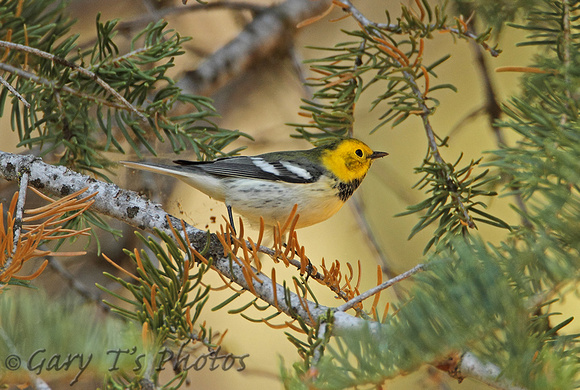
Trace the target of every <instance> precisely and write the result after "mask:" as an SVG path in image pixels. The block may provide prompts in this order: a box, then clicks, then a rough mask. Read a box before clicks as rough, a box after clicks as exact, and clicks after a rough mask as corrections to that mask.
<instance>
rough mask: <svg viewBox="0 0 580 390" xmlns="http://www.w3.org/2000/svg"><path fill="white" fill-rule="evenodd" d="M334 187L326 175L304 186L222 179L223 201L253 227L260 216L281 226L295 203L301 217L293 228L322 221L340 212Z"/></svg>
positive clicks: (332, 181)
mask: <svg viewBox="0 0 580 390" xmlns="http://www.w3.org/2000/svg"><path fill="white" fill-rule="evenodd" d="M334 184H335V183H334V180H332V179H330V178H328V177H326V176H322V177H321V178H320V180H318V181H316V182H314V183H306V184H296V183H286V182H281V181H268V180H248V179H242V178H240V179H238V178H232V179H225V180H224V187H226V188H225V194H226V196H225V202H226V204H228V205H230V206H231V207H232V208H233V209H234V211H236V212H237V213H239V214H241V215H242V216H244V217H246V218H248V219H249V220H250V222H252V223H253V224H258V223H259V220H260V216H262V217H263V218H264V223H265V224H266V225H270V226H275V225H276V223H280V224H281V225H282V224H284V222H286V219H287V218H288V216H289V215H290V213H291V211H292V208H293V207H294V204H297V205H298V214H300V217H299V219H298V223H297V225H296V227H297V228H301V227H306V226H310V225H313V224H315V223H318V222H321V221H324V220H326V219H328V218H329V217H331V216H332V215H334V214H335V213H336V212H337V211H338V210H340V208H341V207H342V205H343V204H344V202H343V201H341V200H340V199H339V198H338V197H337V196H336V195H335V193H336V189H334V188H333V185H334Z"/></svg>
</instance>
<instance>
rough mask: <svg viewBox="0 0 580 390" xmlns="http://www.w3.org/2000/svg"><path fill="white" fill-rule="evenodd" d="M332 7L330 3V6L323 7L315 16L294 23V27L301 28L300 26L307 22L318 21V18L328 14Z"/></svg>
mask: <svg viewBox="0 0 580 390" xmlns="http://www.w3.org/2000/svg"><path fill="white" fill-rule="evenodd" d="M333 9H334V4H332V3H331V4H330V7H328V8H327V9H325V10H324V11H323V12H322V13H321V14H320V15H316V16H313V17H311V18H308V19H306V20H303V21H302V22H300V23H298V24H297V25H296V28H302V27H304V26H308V25H309V24H312V23H314V22H318V21H319V20H320V19H322V18H324V17H325V16H327V15H328V14H330V13H331V12H332V10H333Z"/></svg>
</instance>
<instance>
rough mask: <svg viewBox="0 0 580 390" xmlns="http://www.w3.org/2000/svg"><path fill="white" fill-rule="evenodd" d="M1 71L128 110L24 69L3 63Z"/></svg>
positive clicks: (102, 103) (108, 105)
mask: <svg viewBox="0 0 580 390" xmlns="http://www.w3.org/2000/svg"><path fill="white" fill-rule="evenodd" d="M0 69H1V70H4V71H6V72H9V73H12V74H13V75H16V76H18V77H20V78H23V79H26V80H30V81H33V82H35V83H37V84H38V85H42V86H43V87H45V88H50V89H53V90H57V91H58V90H60V91H63V92H66V93H70V94H71V95H74V96H78V97H80V98H83V99H87V100H90V101H93V102H95V103H97V104H101V105H103V106H107V107H112V108H116V109H126V108H127V107H126V106H125V105H122V104H121V103H116V102H114V101H110V100H107V99H102V98H100V97H98V96H96V95H91V94H87V93H84V92H82V91H79V90H76V89H74V88H71V87H69V86H67V85H58V84H57V83H56V82H54V81H51V80H48V79H46V78H44V77H40V76H38V75H36V74H34V73H30V72H27V71H25V70H24V69H20V68H16V67H14V66H12V65H9V64H5V63H3V62H0Z"/></svg>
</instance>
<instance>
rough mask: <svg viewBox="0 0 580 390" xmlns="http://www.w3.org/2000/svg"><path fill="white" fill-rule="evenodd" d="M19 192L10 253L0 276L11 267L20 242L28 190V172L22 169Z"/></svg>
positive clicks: (0, 268) (1, 268)
mask: <svg viewBox="0 0 580 390" xmlns="http://www.w3.org/2000/svg"><path fill="white" fill-rule="evenodd" d="M18 179H19V181H20V190H19V191H18V200H17V201H16V212H15V215H14V230H13V233H12V234H13V239H12V240H13V241H12V253H11V254H10V256H9V257H8V258H7V259H6V262H5V263H4V266H3V267H0V275H1V274H2V273H4V271H6V270H7V269H8V268H10V266H11V265H12V261H13V260H14V254H15V253H16V250H17V249H18V242H19V241H20V233H21V232H22V215H23V214H24V203H26V189H27V188H28V179H29V172H28V170H27V169H24V170H22V171H21V172H20V176H19V178H18Z"/></svg>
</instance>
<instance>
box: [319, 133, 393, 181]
mask: <svg viewBox="0 0 580 390" xmlns="http://www.w3.org/2000/svg"><path fill="white" fill-rule="evenodd" d="M387 154H388V153H385V152H373V150H372V149H371V148H369V147H368V146H367V145H365V143H364V142H361V141H359V140H357V139H352V138H350V139H344V140H341V141H339V142H337V143H336V144H334V145H332V146H331V147H329V148H328V149H326V150H325V151H324V152H323V153H322V156H321V158H322V164H323V165H324V166H325V167H326V169H328V170H329V171H330V172H332V174H334V175H335V176H336V177H337V178H338V179H339V180H340V181H343V182H351V181H353V180H362V179H363V178H364V177H365V175H366V174H367V172H368V170H369V168H370V167H371V164H372V163H373V161H374V160H375V159H376V158H379V157H384V156H386V155H387Z"/></svg>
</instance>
